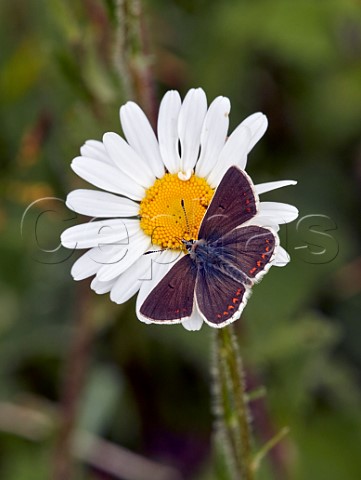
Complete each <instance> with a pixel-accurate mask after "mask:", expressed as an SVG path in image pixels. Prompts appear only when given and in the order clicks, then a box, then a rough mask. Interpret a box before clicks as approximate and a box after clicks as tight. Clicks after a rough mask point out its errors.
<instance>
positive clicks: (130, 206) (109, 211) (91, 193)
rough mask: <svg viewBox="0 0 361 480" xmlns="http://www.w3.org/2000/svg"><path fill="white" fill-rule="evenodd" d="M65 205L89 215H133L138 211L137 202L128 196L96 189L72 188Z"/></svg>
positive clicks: (107, 216)
mask: <svg viewBox="0 0 361 480" xmlns="http://www.w3.org/2000/svg"><path fill="white" fill-rule="evenodd" d="M66 206H67V207H68V208H70V210H74V212H77V213H81V214H82V215H88V216H89V217H104V218H110V217H134V216H136V215H138V213H139V204H138V203H135V202H133V201H132V200H129V198H125V197H118V196H116V195H112V194H111V193H106V192H99V191H97V190H74V191H73V192H71V193H69V195H68V197H67V199H66Z"/></svg>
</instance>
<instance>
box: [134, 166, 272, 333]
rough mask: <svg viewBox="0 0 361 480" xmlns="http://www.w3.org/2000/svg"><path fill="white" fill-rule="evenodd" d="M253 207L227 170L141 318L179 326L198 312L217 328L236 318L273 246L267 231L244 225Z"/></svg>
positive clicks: (245, 184) (240, 175)
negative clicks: (194, 231)
mask: <svg viewBox="0 0 361 480" xmlns="http://www.w3.org/2000/svg"><path fill="white" fill-rule="evenodd" d="M258 209H259V200H258V195H257V194H256V192H255V191H254V187H253V184H252V182H251V180H250V178H249V177H248V175H247V174H246V173H245V172H244V171H242V170H240V169H239V168H238V167H236V166H232V167H230V168H229V169H228V170H227V172H226V173H225V175H224V177H223V178H222V180H221V182H220V184H219V186H218V188H217V189H216V191H215V193H214V195H213V198H212V200H211V202H210V204H209V206H208V209H207V210H206V213H205V215H204V217H203V219H202V222H201V225H200V228H199V232H198V239H194V240H189V241H188V240H184V239H183V240H182V243H183V245H184V246H185V249H186V255H184V256H183V257H182V258H181V259H180V260H178V261H177V263H175V265H174V266H173V267H172V268H171V269H170V270H169V272H168V273H167V274H166V275H165V276H164V277H163V279H162V280H161V281H160V282H159V283H158V284H157V285H156V286H155V287H154V288H153V290H152V291H151V292H150V293H149V295H148V296H147V298H146V299H145V301H144V302H143V304H142V305H141V307H140V313H141V315H143V316H144V317H145V318H147V319H149V320H150V321H152V322H154V323H180V322H182V321H183V320H184V319H185V318H187V317H190V316H191V314H192V312H193V309H194V308H198V311H199V312H200V314H201V316H202V317H203V319H204V320H205V322H206V323H208V324H209V325H210V326H212V327H218V328H219V327H223V326H225V325H228V324H229V323H231V322H233V321H234V320H236V319H238V318H239V317H240V316H241V313H242V310H243V309H244V307H245V305H246V303H247V300H248V298H249V296H250V293H251V288H252V286H253V285H254V283H255V282H257V281H258V280H259V279H260V278H261V277H262V276H263V275H264V274H265V273H266V272H267V270H268V269H269V267H270V266H271V264H272V261H273V259H274V257H275V251H276V248H277V246H278V245H279V240H278V236H277V234H276V233H275V232H274V231H273V230H272V229H271V228H266V227H263V226H257V225H244V224H245V223H246V222H248V221H249V220H251V219H252V218H253V217H255V215H256V214H257V212H258Z"/></svg>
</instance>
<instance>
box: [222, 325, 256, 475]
mask: <svg viewBox="0 0 361 480" xmlns="http://www.w3.org/2000/svg"><path fill="white" fill-rule="evenodd" d="M215 336H216V338H215V355H214V360H215V365H214V367H215V368H214V380H215V393H216V398H215V400H216V402H215V406H216V415H217V417H218V427H219V431H220V432H221V433H223V436H224V437H225V440H226V444H227V445H226V446H228V450H229V451H228V452H227V458H228V460H229V466H230V468H231V471H232V474H233V477H234V478H235V479H237V480H240V479H242V480H254V479H255V474H254V470H253V468H252V461H253V457H252V446H251V445H252V440H251V428H250V415H249V411H248V406H247V401H246V397H245V385H244V375H243V371H242V361H241V357H240V354H239V349H238V345H237V341H236V337H235V335H234V330H233V326H232V325H230V326H228V327H226V328H222V329H219V330H217V331H216V334H215Z"/></svg>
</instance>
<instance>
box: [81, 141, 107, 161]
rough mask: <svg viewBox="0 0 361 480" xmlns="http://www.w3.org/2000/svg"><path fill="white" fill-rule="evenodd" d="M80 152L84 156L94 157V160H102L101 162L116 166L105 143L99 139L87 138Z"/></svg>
mask: <svg viewBox="0 0 361 480" xmlns="http://www.w3.org/2000/svg"><path fill="white" fill-rule="evenodd" d="M80 153H81V155H82V156H83V157H88V158H94V160H100V161H101V162H104V163H108V164H110V165H113V166H114V164H113V162H112V160H111V158H110V157H109V155H108V154H107V151H106V150H105V147H104V145H103V143H102V142H99V141H98V140H87V141H86V142H85V144H84V145H83V146H82V147H80Z"/></svg>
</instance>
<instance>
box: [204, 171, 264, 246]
mask: <svg viewBox="0 0 361 480" xmlns="http://www.w3.org/2000/svg"><path fill="white" fill-rule="evenodd" d="M257 209H258V197H257V194H256V193H255V192H254V190H253V186H252V182H251V180H250V179H249V177H248V175H247V174H246V173H245V172H243V171H242V170H240V169H239V168H238V167H236V166H233V167H230V168H229V169H228V170H227V172H226V173H225V175H224V177H223V178H222V180H221V182H220V184H219V186H218V188H217V189H216V191H215V194H214V196H213V198H212V201H211V203H210V205H209V207H208V209H207V211H206V214H205V216H204V218H203V220H202V223H201V226H200V228H199V233H198V238H199V239H207V240H208V241H212V240H214V239H216V238H219V237H221V236H222V235H224V234H226V233H228V232H230V231H232V230H233V229H234V228H236V227H237V226H238V225H241V224H243V223H245V222H246V221H247V220H249V219H250V218H253V217H254V216H255V215H256V213H257Z"/></svg>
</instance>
